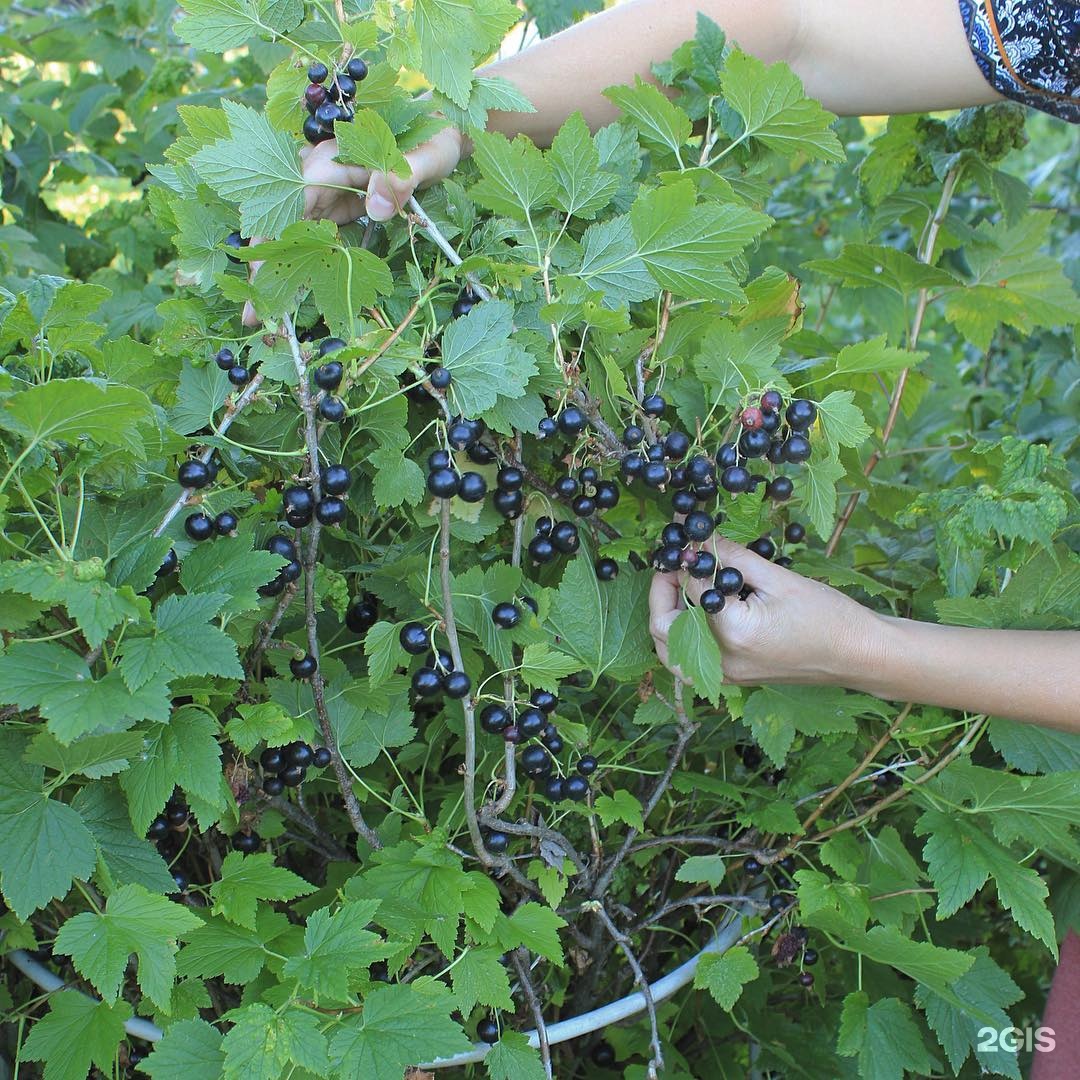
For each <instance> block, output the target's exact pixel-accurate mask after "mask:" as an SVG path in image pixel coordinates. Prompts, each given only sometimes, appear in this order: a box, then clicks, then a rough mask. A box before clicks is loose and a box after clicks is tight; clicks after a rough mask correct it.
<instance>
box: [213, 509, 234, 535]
mask: <svg viewBox="0 0 1080 1080" xmlns="http://www.w3.org/2000/svg"><path fill="white" fill-rule="evenodd" d="M239 525H240V522H239V520H238V519H237V517H236V515H235V514H234V513H233V512H232V511H231V510H222V511H221V513H220V514H218V516H217V517H216V518H214V528H215V529H217V531H218V535H219V536H228V535H229V533H234V532H236V530H237V527H238V526H239Z"/></svg>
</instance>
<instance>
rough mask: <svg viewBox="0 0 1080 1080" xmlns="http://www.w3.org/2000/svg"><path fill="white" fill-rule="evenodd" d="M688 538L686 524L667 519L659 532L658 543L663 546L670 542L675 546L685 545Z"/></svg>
mask: <svg viewBox="0 0 1080 1080" xmlns="http://www.w3.org/2000/svg"><path fill="white" fill-rule="evenodd" d="M688 540H689V537H688V536H687V535H686V526H685V525H681V524H680V523H679V522H677V521H669V522H668V523H667V524H666V525H665V526H664V528H663V531H662V532H661V533H660V543H661V544H663V545H664V546H665V547H667V546H669V545H671V544H674V545H675V547H680V548H681V547H686V544H687V541H688Z"/></svg>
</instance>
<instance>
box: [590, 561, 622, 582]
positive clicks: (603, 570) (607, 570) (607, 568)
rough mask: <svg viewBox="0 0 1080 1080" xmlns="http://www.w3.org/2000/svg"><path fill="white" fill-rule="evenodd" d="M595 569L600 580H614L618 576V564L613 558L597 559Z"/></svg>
mask: <svg viewBox="0 0 1080 1080" xmlns="http://www.w3.org/2000/svg"><path fill="white" fill-rule="evenodd" d="M595 569H596V576H597V577H598V578H599V579H600V580H601V581H614V580H615V579H616V578H617V577H618V576H619V564H618V563H617V562H616V561H615V560H614V559H597V560H596V566H595Z"/></svg>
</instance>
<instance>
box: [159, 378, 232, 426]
mask: <svg viewBox="0 0 1080 1080" xmlns="http://www.w3.org/2000/svg"><path fill="white" fill-rule="evenodd" d="M231 389H232V387H231V386H230V384H229V379H228V377H227V376H226V374H225V372H224V371H222V370H221V369H220V368H219V367H218V366H217V364H203V365H202V366H201V367H194V366H192V365H191V364H189V363H185V364H184V366H183V368H182V369H181V370H180V386H179V388H178V389H177V393H176V404H175V405H174V406H173V407H172V409H171V410H170V411H169V423H170V425H171V426H172V428H173V430H175V431H178V432H180V434H181V435H191V434H193V433H194V432H196V431H198V430H199V429H200V428H204V427H208V426H210V425H211V423H212V422H213V419H214V413H216V412H217V411H218V409H220V408H221V406H222V405H224V404H225V399H226V398H227V397H228V396H229V391H230V390H231Z"/></svg>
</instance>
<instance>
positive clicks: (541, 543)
mask: <svg viewBox="0 0 1080 1080" xmlns="http://www.w3.org/2000/svg"><path fill="white" fill-rule="evenodd" d="M529 558H530V559H532V561H533V562H534V563H549V562H551V560H552V559H554V558H555V545H554V544H552V542H551V541H550V540H549V539H548V538H547V537H546V536H534V537H533V538H532V539H531V540H530V541H529Z"/></svg>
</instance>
